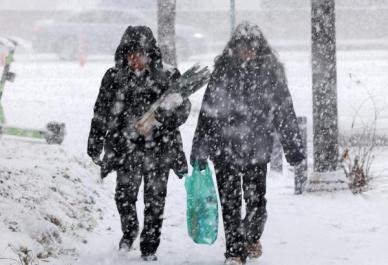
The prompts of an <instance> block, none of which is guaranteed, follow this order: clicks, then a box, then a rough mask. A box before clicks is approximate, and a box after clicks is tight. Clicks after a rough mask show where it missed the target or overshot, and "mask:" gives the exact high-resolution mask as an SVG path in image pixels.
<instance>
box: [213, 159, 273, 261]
mask: <svg viewBox="0 0 388 265" xmlns="http://www.w3.org/2000/svg"><path fill="white" fill-rule="evenodd" d="M226 161H227V160H222V161H214V167H215V170H216V179H217V185H218V192H219V195H220V200H221V208H222V217H223V222H224V229H225V238H226V253H225V257H226V258H229V257H241V259H242V260H245V259H246V257H247V253H246V250H245V246H246V245H247V244H249V243H254V242H256V241H258V240H259V239H260V237H261V235H262V233H263V231H264V225H265V222H266V220H267V210H266V204H267V201H266V199H265V193H266V174H267V165H266V164H250V165H235V164H230V163H227V162H226ZM241 181H242V185H241ZM241 186H242V188H241ZM242 190H243V191H244V200H245V203H246V215H245V218H244V219H242V213H241V208H242Z"/></svg>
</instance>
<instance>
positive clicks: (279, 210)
mask: <svg viewBox="0 0 388 265" xmlns="http://www.w3.org/2000/svg"><path fill="white" fill-rule="evenodd" d="M280 57H281V58H282V60H283V61H284V62H285V63H286V70H287V74H288V79H289V85H290V90H291V93H292V95H293V99H294V102H295V107H296V111H297V114H298V115H306V116H308V117H311V114H310V113H311V103H310V102H311V97H312V96H311V89H310V87H311V78H310V76H311V70H310V69H309V65H310V63H309V57H308V55H307V54H305V53H293V54H281V55H280ZM338 57H339V62H338V83H339V84H338V101H339V114H340V117H339V120H340V127H341V129H342V131H346V130H348V128H350V123H351V120H352V118H353V116H354V113H355V109H357V106H359V104H361V103H362V102H363V100H364V98H365V95H368V93H369V94H371V95H373V98H374V99H375V101H376V103H377V105H378V107H379V109H382V112H381V114H380V117H379V124H378V125H379V129H380V132H383V131H384V130H386V129H387V128H388V110H387V109H386V108H385V107H386V105H387V102H388V101H387V96H388V93H387V92H386V87H387V85H388V75H386V73H387V72H388V60H387V58H388V54H387V53H379V52H369V53H350V52H349V53H341V54H339V56H338ZM16 59H17V61H16V62H15V64H14V65H13V66H12V69H13V71H14V72H16V73H17V75H18V76H17V79H16V81H15V83H11V84H8V85H7V87H6V89H5V92H4V97H3V106H4V109H5V112H6V116H7V120H8V122H9V123H12V124H16V125H22V126H28V127H43V126H44V125H45V124H46V123H47V122H48V121H50V120H58V121H63V122H66V125H67V131H68V134H67V137H66V140H65V142H64V148H65V149H66V151H67V152H69V153H71V154H75V155H77V156H81V157H84V159H87V158H86V155H85V150H86V139H87V134H88V130H89V125H90V118H91V116H92V109H93V104H94V100H95V98H96V96H97V92H98V88H99V83H100V80H101V77H102V75H103V73H104V71H105V70H106V69H107V68H108V67H109V66H110V64H111V63H110V62H109V61H108V60H105V59H103V60H101V59H99V60H92V61H90V62H89V63H88V64H87V65H86V66H85V67H80V66H79V65H78V64H76V63H71V62H57V61H53V60H42V59H41V58H38V57H37V58H23V57H19V58H18V57H17V58H16ZM201 60H202V62H204V63H207V64H211V60H212V57H208V58H205V59H204V60H203V58H201ZM189 64H190V62H187V63H185V64H183V65H182V67H187V66H188V65H189ZM368 91H369V92H368ZM202 93H203V90H202V91H199V92H198V93H196V94H195V95H193V96H192V98H191V100H192V102H193V112H192V114H191V116H190V119H189V120H188V122H187V123H186V124H185V125H184V126H182V128H181V130H182V133H183V138H184V148H185V151H186V154H187V155H188V154H189V151H190V145H191V139H192V135H193V131H194V128H195V123H196V116H197V114H198V110H199V107H200V101H201V97H202ZM361 115H362V117H363V118H368V117H370V116H371V107H370V106H367V107H366V108H365V109H363V110H362V112H361ZM310 124H311V123H310ZM310 131H311V130H310ZM20 152H22V151H20ZM25 152H34V150H33V149H32V150H26V151H25ZM387 156H388V152H387V150H383V149H382V150H380V151H379V153H378V155H377V159H378V161H377V163H376V167H375V168H374V174H375V175H376V176H377V177H376V179H375V180H374V181H373V182H372V184H373V185H375V189H374V190H372V191H369V192H367V193H365V194H363V195H360V196H353V195H352V194H350V193H349V192H339V193H333V194H306V195H303V196H295V195H293V179H292V178H291V176H292V173H291V172H288V171H286V172H285V174H284V176H278V175H271V174H270V175H269V177H268V196H267V199H268V212H269V219H268V223H267V227H266V230H265V233H264V236H263V245H264V256H263V258H262V259H260V260H259V261H258V262H254V263H252V264H262V265H271V264H273V265H300V264H302V265H310V264H314V265H321V264H322V265H328V264H332V265H343V264H345V265H371V264H373V265H386V264H388V252H387V251H386V246H387V245H388V166H387V165H386V157H387ZM46 158H47V157H45V155H44V154H43V155H42V157H41V162H42V163H45V160H46ZM64 163H65V162H64ZM7 166H8V167H12V166H13V165H12V164H11V165H7ZM90 178H96V176H90ZM377 185H378V186H377ZM104 186H105V190H110V191H109V192H108V191H105V192H108V193H109V194H107V196H108V195H109V196H111V195H112V194H111V193H112V192H113V189H114V180H113V176H110V178H109V179H108V180H107V181H106V183H104ZM109 187H111V188H110V189H109ZM139 198H142V197H141V196H139ZM97 203H102V202H97ZM103 206H104V208H105V209H106V211H105V212H104V218H103V220H99V223H98V226H97V228H96V230H95V232H94V233H93V234H91V235H89V236H88V239H87V241H88V243H87V244H80V246H79V250H80V253H81V257H80V260H79V262H78V263H77V264H79V265H110V264H115V265H124V264H143V263H142V262H141V261H139V255H140V253H139V250H138V249H136V250H135V251H134V252H132V253H130V254H129V255H125V254H122V253H118V251H117V250H116V249H117V242H118V240H119V238H120V226H119V220H118V215H117V212H116V207H115V204H114V201H113V199H112V200H111V201H109V200H104V205H103ZM142 208H143V206H142V200H141V199H140V200H139V211H141V210H142ZM140 216H141V215H140ZM220 231H222V226H220ZM0 240H1V239H0ZM135 244H136V246H137V245H138V242H136V243H135ZM223 251H224V238H223V233H222V232H221V233H220V234H219V238H218V240H217V242H216V243H215V244H214V245H213V246H198V245H195V244H194V243H192V242H191V240H190V239H189V238H188V236H187V233H186V220H185V193H184V188H183V182H182V181H181V180H178V179H177V178H176V177H175V176H173V175H171V177H170V181H169V186H168V198H167V206H166V212H165V225H164V228H163V234H162V244H161V246H160V248H159V261H158V262H157V263H156V264H162V265H163V264H166V265H167V264H169V265H170V264H177V265H178V264H189V265H213V264H215V265H217V264H219V265H221V264H222V262H223ZM2 262H3V261H2V260H0V264H3V263H2ZM4 264H8V263H4ZM64 264H67V263H64Z"/></svg>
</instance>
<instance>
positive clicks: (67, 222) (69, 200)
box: [0, 138, 112, 264]
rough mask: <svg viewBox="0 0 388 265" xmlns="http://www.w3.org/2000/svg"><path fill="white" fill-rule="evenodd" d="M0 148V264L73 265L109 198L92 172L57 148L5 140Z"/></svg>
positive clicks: (95, 172) (78, 160)
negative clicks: (38, 264)
mask: <svg viewBox="0 0 388 265" xmlns="http://www.w3.org/2000/svg"><path fill="white" fill-rule="evenodd" d="M0 146H1V148H0V235H1V240H0V258H1V259H2V260H0V263H1V264H19V263H17V262H16V261H15V262H16V263H15V262H13V261H12V260H11V259H13V260H19V257H24V258H25V259H27V260H31V261H32V262H33V264H36V263H38V262H39V261H40V262H39V263H42V261H47V262H48V264H73V263H74V262H75V259H76V257H77V245H79V244H87V243H88V242H87V240H86V236H87V234H89V233H90V232H92V231H93V230H94V228H95V227H96V225H97V223H98V222H99V220H100V219H102V218H103V212H104V211H105V209H104V206H103V205H104V204H103V202H104V201H106V200H112V199H111V198H109V197H110V193H109V192H108V191H107V190H104V187H103V186H102V185H100V184H99V183H98V182H97V176H98V174H97V170H96V168H95V167H94V166H92V165H91V164H90V162H85V161H83V160H81V159H79V158H77V157H74V156H72V155H70V154H68V153H67V152H66V151H65V150H64V149H62V148H61V147H59V146H54V145H50V146H49V145H47V144H45V143H40V142H28V141H21V140H14V139H7V138H3V139H0ZM18 256H19V257H18ZM2 262H5V263H2ZM28 264H30V263H28Z"/></svg>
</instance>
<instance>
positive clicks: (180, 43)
mask: <svg viewBox="0 0 388 265" xmlns="http://www.w3.org/2000/svg"><path fill="white" fill-rule="evenodd" d="M129 25H146V26H149V27H150V28H151V29H152V31H153V32H154V34H155V37H156V34H157V22H156V16H155V19H151V18H150V17H148V16H146V15H144V14H143V13H141V12H140V11H132V10H125V11H122V10H92V11H87V12H81V13H76V14H73V15H70V16H68V17H67V18H65V19H55V20H54V19H50V20H39V21H37V22H36V24H35V25H34V30H33V31H34V37H33V49H34V51H36V52H43V53H52V52H54V53H56V54H58V56H59V58H60V59H63V60H74V59H77V58H78V56H79V54H80V52H81V51H82V52H83V53H85V54H87V55H89V54H113V53H114V51H115V49H116V47H117V45H118V44H119V42H120V39H121V36H122V34H123V33H124V31H125V29H126V28H127V27H128V26H129ZM175 35H176V48H177V56H178V59H179V60H183V59H187V58H188V57H189V56H191V55H193V54H197V53H203V52H205V51H206V47H207V44H206V43H205V42H206V40H205V36H204V34H203V33H201V31H200V30H198V29H196V28H194V27H191V26H186V25H176V26H175Z"/></svg>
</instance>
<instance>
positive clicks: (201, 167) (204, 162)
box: [190, 159, 207, 171]
mask: <svg viewBox="0 0 388 265" xmlns="http://www.w3.org/2000/svg"><path fill="white" fill-rule="evenodd" d="M195 162H197V163H198V166H199V170H201V171H202V170H205V169H206V165H207V159H195V160H192V161H190V164H191V166H192V167H194V166H195Z"/></svg>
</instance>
